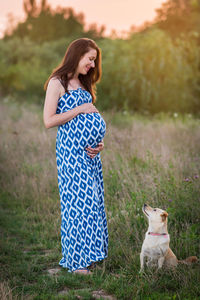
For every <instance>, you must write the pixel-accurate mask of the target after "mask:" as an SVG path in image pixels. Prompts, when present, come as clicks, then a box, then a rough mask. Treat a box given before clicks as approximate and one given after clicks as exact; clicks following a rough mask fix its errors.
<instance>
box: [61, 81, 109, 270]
mask: <svg viewBox="0 0 200 300" xmlns="http://www.w3.org/2000/svg"><path fill="white" fill-rule="evenodd" d="M91 102H92V97H91V94H90V93H89V92H87V91H86V90H83V89H82V88H80V87H79V88H78V89H77V90H71V91H70V92H69V93H65V94H64V95H63V96H62V97H61V98H60V99H59V100H58V107H57V114H59V113H63V112H65V111H68V110H70V109H73V108H74V107H76V106H78V105H81V104H83V103H91ZM105 132H106V124H105V121H104V120H103V118H102V117H101V115H100V114H99V113H91V114H79V115H78V116H76V117H75V118H73V119H72V120H70V121H69V122H67V123H65V124H63V125H60V126H58V131H57V138H56V160H57V170H58V187H59V194H60V203H61V246H62V259H61V260H60V262H59V264H60V265H61V266H62V267H64V268H68V270H69V272H71V271H74V270H76V269H79V268H83V267H87V266H89V265H91V263H92V262H96V261H100V260H102V259H104V258H106V257H107V255H108V230H107V220H106V213H105V207H104V185H103V173H102V164H101V158H100V153H98V154H97V155H96V156H95V158H93V159H91V158H90V157H89V156H88V155H87V154H86V151H85V147H87V146H91V147H96V145H97V144H98V143H99V142H100V141H101V140H102V139H103V137H104V135H105Z"/></svg>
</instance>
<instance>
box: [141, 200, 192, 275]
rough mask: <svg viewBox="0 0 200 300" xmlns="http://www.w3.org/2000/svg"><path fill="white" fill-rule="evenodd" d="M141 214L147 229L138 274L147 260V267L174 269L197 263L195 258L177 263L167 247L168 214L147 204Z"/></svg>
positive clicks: (168, 240) (168, 238)
mask: <svg viewBox="0 0 200 300" xmlns="http://www.w3.org/2000/svg"><path fill="white" fill-rule="evenodd" d="M142 210H143V213H144V214H145V216H146V217H147V218H148V221H149V227H148V230H147V232H146V234H145V239H144V242H143V245H142V250H141V253H140V267H141V268H140V272H142V271H143V269H144V264H145V260H146V258H147V266H150V267H151V266H156V267H157V268H158V269H160V268H162V266H163V265H164V266H166V267H176V266H177V264H178V263H179V262H180V263H185V264H191V263H192V262H196V261H197V257H196V256H191V257H188V258H187V259H185V260H182V261H179V260H178V259H177V258H176V255H175V254H174V253H173V252H172V250H171V249H170V247H169V242H170V237H169V234H168V231H167V217H168V213H167V212H166V211H164V210H162V209H160V208H152V207H150V206H149V205H147V204H144V205H143V208H142Z"/></svg>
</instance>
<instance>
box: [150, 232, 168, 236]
mask: <svg viewBox="0 0 200 300" xmlns="http://www.w3.org/2000/svg"><path fill="white" fill-rule="evenodd" d="M148 234H150V235H164V236H167V235H168V234H167V233H154V232H148Z"/></svg>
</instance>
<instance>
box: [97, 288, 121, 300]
mask: <svg viewBox="0 0 200 300" xmlns="http://www.w3.org/2000/svg"><path fill="white" fill-rule="evenodd" d="M92 297H93V298H95V299H100V298H102V299H105V300H117V299H116V298H115V297H114V296H112V295H108V294H106V292H105V291H103V290H99V291H94V292H92Z"/></svg>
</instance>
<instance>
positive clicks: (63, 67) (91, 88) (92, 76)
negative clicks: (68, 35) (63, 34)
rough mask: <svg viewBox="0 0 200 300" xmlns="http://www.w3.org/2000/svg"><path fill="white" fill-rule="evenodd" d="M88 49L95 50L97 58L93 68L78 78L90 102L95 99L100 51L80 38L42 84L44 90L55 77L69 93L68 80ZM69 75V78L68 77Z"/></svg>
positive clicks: (72, 44) (98, 77)
mask: <svg viewBox="0 0 200 300" xmlns="http://www.w3.org/2000/svg"><path fill="white" fill-rule="evenodd" d="M90 49H95V50H96V51H97V57H96V59H95V61H94V62H95V67H94V68H90V70H89V71H88V73H87V74H86V75H83V74H79V76H78V78H79V80H80V82H81V84H82V85H83V87H84V88H85V89H86V90H87V91H88V92H90V93H91V95H92V102H94V101H95V99H96V96H95V94H96V86H95V84H96V82H98V81H99V80H100V78H101V51H100V49H99V48H98V46H97V45H96V43H95V42H94V41H93V40H91V39H88V38H80V39H77V40H75V41H73V42H72V43H71V44H70V45H69V47H68V48H67V51H66V53H65V56H64V58H63V60H62V62H61V64H60V65H59V66H58V67H57V68H56V69H54V70H53V72H52V73H51V75H50V76H49V78H48V79H47V81H46V82H45V84H44V89H45V90H46V89H47V86H48V83H49V80H50V79H51V78H53V77H56V78H58V79H60V80H61V82H62V84H63V86H64V88H65V91H66V92H67V93H69V91H68V89H67V87H68V83H69V81H70V79H72V78H73V76H74V74H75V72H76V69H77V67H78V64H79V61H80V59H81V58H82V56H83V55H84V54H85V53H87V52H88V51H89V50H90ZM69 74H70V76H69Z"/></svg>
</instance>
